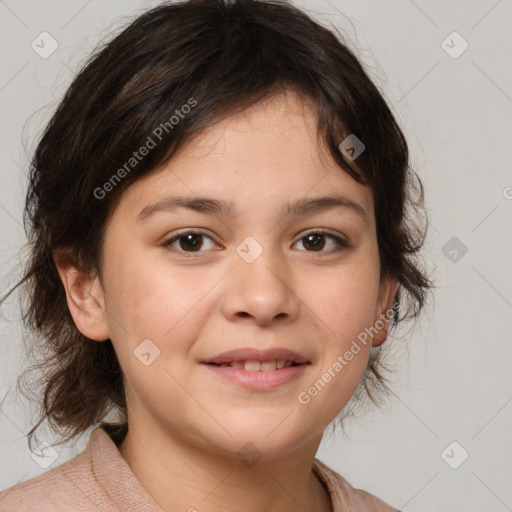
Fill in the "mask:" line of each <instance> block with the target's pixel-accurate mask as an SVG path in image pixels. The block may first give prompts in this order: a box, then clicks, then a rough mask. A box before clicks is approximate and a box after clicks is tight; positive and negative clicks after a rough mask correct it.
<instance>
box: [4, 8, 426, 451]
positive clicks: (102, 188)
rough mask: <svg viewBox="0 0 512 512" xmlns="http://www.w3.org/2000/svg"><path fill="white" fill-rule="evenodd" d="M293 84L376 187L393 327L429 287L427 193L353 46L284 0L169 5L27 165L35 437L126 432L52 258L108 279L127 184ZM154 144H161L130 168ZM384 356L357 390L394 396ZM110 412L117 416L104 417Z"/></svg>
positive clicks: (83, 89)
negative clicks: (418, 218) (113, 231)
mask: <svg viewBox="0 0 512 512" xmlns="http://www.w3.org/2000/svg"><path fill="white" fill-rule="evenodd" d="M287 90H291V91H295V92H298V93H299V94H300V95H301V97H303V98H307V99H309V100H311V101H312V104H313V105H315V108H316V111H317V114H318V134H319V137H320V138H321V141H322V143H323V144H324V145H325V147H326V148H328V150H329V152H330V154H331V155H332V156H333V158H334V159H335V161H336V162H337V163H338V164H339V165H340V167H341V168H343V169H344V170H345V171H346V172H348V173H349V174H350V175H351V176H352V177H353V179H355V180H357V181H358V182H359V183H361V184H365V185H367V186H369V187H371V188H372V190H373V193H374V201H375V216H376V225H377V241H378V247H379V256H380V262H381V276H383V277H384V276H393V277H396V278H397V279H398V281H399V285H400V286H399V288H398V291H397V293H396V296H395V301H394V307H393V309H394V315H393V318H392V320H391V328H395V327H396V325H398V323H399V322H401V321H403V320H405V319H412V318H415V317H417V316H418V314H419V312H420V310H421V309H422V307H423V305H424V302H425V298H426V292H427V291H428V289H429V287H430V286H431V282H430V281H429V279H428V278H427V277H426V275H425V274H424V273H423V271H422V270H420V268H419V264H418V254H417V253H418V251H419V249H420V248H421V247H422V245H423V243H424V237H425V232H426V229H425V230H421V229H420V228H419V227H418V226H417V225H416V224H415V220H414V219H413V218H412V216H411V215H410V214H409V212H410V209H411V208H412V209H413V210H414V211H416V212H422V211H423V208H422V205H423V187H422V184H421V181H420V180H419V178H418V177H417V175H416V173H415V172H414V171H413V170H412V169H411V167H410V165H409V154H408V147H407V143H406V140H405V138H404V135H403V133H402V131H401V130H400V128H399V126H398V124H397V122H396V121H395V118H394V116H393V114H392V112H391V110H390V108H389V107H388V105H387V104H386V101H385V100H384V98H383V96H382V95H381V93H380V92H379V91H378V89H377V88H376V86H375V85H374V83H373V82H372V80H371V79H370V78H369V76H368V75H367V73H366V72H365V70H364V69H363V67H362V64H361V63H360V62H359V61H358V59H357V58H356V57H355V55H354V53H353V52H352V51H351V50H350V49H349V48H348V47H347V45H346V44H344V42H343V41H342V40H341V39H340V38H338V37H336V36H335V35H334V33H333V32H332V31H331V30H329V29H327V28H324V27H323V26H321V25H320V24H318V23H317V22H315V21H313V20H312V19H311V18H310V17H309V16H308V15H307V14H305V13H304V12H302V11H301V10H299V9H297V8H296V7H294V6H292V5H291V4H289V3H287V2H286V1H284V0H270V1H264V0H236V1H231V2H228V1H224V0H189V1H183V2H175V3H165V4H162V5H161V6H159V7H157V8H154V9H152V10H150V11H147V12H146V13H144V14H143V15H141V16H139V17H138V18H136V19H135V20H134V21H132V22H131V24H129V26H127V27H126V28H125V29H124V30H123V31H122V32H121V33H119V34H118V35H117V36H115V37H114V38H113V39H112V40H111V41H110V42H109V43H108V44H106V45H104V46H103V47H101V48H99V49H98V50H97V51H96V52H95V53H94V54H93V55H92V56H91V57H90V58H89V60H88V62H87V63H86V65H84V67H83V68H82V70H81V71H80V72H79V73H78V74H77V75H76V76H75V78H74V80H73V82H72V84H71V85H70V87H69V88H68V90H67V92H66V94H65V96H64V98H63V99H62V101H61V103H60V104H59V106H58V108H57V110H56V112H55V114H54V115H53V117H52V119H51V120H50V122H49V123H48V125H47V127H46V129H45V131H44V133H43V135H42V137H41V139H40V141H39V144H38V146H37V149H36V151H35V154H34V156H33V159H32V161H31V166H30V176H29V186H28V190H27V196H26V204H25V210H24V225H25V231H26V232H27V238H28V242H27V246H26V247H27V248H28V253H29V257H28V260H27V264H26V268H25V269H24V273H23V278H22V279H21V280H20V281H19V282H18V283H17V284H16V286H15V287H14V288H13V289H11V291H9V293H8V295H10V293H11V292H12V291H13V290H14V289H15V288H17V287H18V286H20V285H22V284H23V285H24V293H25V294H24V297H25V298H27V300H28V304H27V306H26V309H25V310H24V316H23V321H24V325H25V326H26V327H28V328H29V329H30V330H31V331H32V333H33V338H34V339H33V341H32V347H33V348H37V347H38V348H39V350H38V351H34V353H35V354H37V356H36V361H37V364H36V365H35V369H37V370H38V371H41V370H44V371H43V372H41V377H40V378H39V380H38V381H37V386H43V389H44V394H43V396H42V400H41V403H40V406H41V413H40V416H39V422H38V423H37V425H36V426H35V427H34V428H33V429H32V430H31V433H30V434H32V433H33V432H34V430H35V428H36V427H37V426H39V425H40V424H41V422H42V421H43V420H45V419H47V420H48V421H49V423H50V426H51V427H52V428H53V429H54V430H55V431H57V432H59V433H60V435H61V436H63V435H64V434H67V435H66V436H65V440H69V439H71V438H72V437H74V436H77V435H79V434H82V433H84V432H85V431H86V430H87V429H89V428H91V427H93V426H97V425H99V424H100V425H102V426H103V427H104V428H105V429H106V430H107V431H108V432H109V434H110V435H111V436H112V437H113V439H114V440H115V441H116V442H120V440H122V438H123V436H124V435H125V433H126V431H127V424H126V401H125V394H124V387H123V381H122V372H121V368H120V366H119V363H118V360H117V357H116V354H115V352H114V349H113V346H112V343H111V341H110V340H106V341H104V342H101V343H98V342H96V341H92V340H89V339H88V338H87V337H85V336H84V335H82V334H81V333H80V332H79V330H78V329H77V328H76V326H75V324H74V321H73V318H72V316H71V314H70V312H69V309H68V306H67V302H66V295H65V290H64V287H63V284H62V281H61V280H60V277H59V274H58V273H57V269H56V266H55V262H54V260H53V251H54V250H55V249H57V248H63V249H66V251H67V254H68V255H69V258H70V261H72V262H73V263H74V264H75V265H76V266H77V267H78V268H80V269H82V270H86V271H97V272H98V274H99V276H100V281H101V268H102V266H101V256H102V243H103V236H104V232H105V226H106V223H107V222H108V220H109V216H110V215H111V214H112V212H113V211H114V209H115V207H116V205H117V203H118V201H119V199H120V197H121V195H122V193H123V191H124V190H126V189H127V187H129V186H130V185H131V184H132V183H134V182H135V181H136V180H138V179H139V178H141V177H142V176H144V175H147V174H148V173H150V172H153V171H155V170H156V169H158V168H159V167H161V166H162V165H163V164H164V163H166V162H167V161H168V160H169V159H170V158H171V157H172V155H173V154H174V153H175V151H176V150H177V149H178V148H179V147H181V146H182V145H183V144H185V143H186V142H187V140H189V139H190V137H191V136H192V135H194V134H197V133H199V132H201V130H203V129H205V128H207V127H209V126H211V125H212V123H214V122H216V121H219V120H221V119H223V118H226V117H229V116H230V115H232V114H234V113H237V112H240V111H243V110H244V109H246V108H248V107H249V106H251V105H254V104H256V103H258V102H259V101H261V100H264V99H267V98H269V97H271V96H273V95H275V94H276V93H278V92H283V91H287ZM185 105H189V107H190V108H187V109H185V108H184V106H185ZM192 106H193V108H192ZM177 110H178V111H179V112H177ZM173 116H178V117H179V122H174V121H172V120H171V118H172V117H173ZM157 127H160V128H161V129H160V131H158V130H157ZM163 127H165V129H164V128H163ZM155 131H156V133H158V134H159V137H158V140H155V139H157V137H156V135H155ZM348 135H355V136H356V137H357V138H358V139H360V140H361V141H363V143H364V145H365V150H364V151H363V152H362V153H361V154H360V156H358V158H357V166H356V165H355V162H354V161H351V159H350V158H347V155H346V154H344V153H343V152H342V151H340V149H339V145H340V143H341V142H342V141H343V140H344V139H345V138H346V137H347V136H348ZM148 138H151V139H153V140H154V142H155V143H156V144H155V145H154V147H152V148H151V150H150V151H149V152H148V153H147V155H146V156H144V158H141V159H140V160H137V161H136V163H135V162H134V161H131V164H130V166H129V167H127V166H126V163H127V162H130V158H132V157H133V152H134V151H136V150H138V149H139V148H141V147H142V146H144V145H146V144H148ZM132 164H133V165H132ZM123 166H124V167H123ZM123 168H124V172H123V171H121V169H123ZM116 176H117V178H116ZM118 178H119V179H118ZM107 183H110V185H105V184H107ZM412 193H417V195H418V197H417V199H416V200H413V198H412ZM8 295H5V296H4V297H2V299H1V300H2V301H3V300H5V298H6V297H7V296H8ZM379 353H380V348H378V349H376V348H374V349H372V355H371V357H370V361H369V364H368V367H367V370H366V374H365V377H364V379H363V380H362V383H361V385H360V387H361V386H362V388H364V390H365V391H367V392H368V394H369V396H370V398H373V399H375V396H376V395H375V392H376V391H379V390H385V389H386V386H385V379H384V378H383V375H382V374H381V363H380V354H379ZM33 369H34V368H33ZM362 388H361V389H362ZM374 395H375V396H374ZM112 411H114V412H116V411H117V412H119V413H120V415H121V418H124V420H122V419H121V421H120V422H119V421H118V422H115V421H114V422H109V421H105V417H106V416H107V415H108V414H109V413H110V412H112Z"/></svg>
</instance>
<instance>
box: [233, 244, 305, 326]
mask: <svg viewBox="0 0 512 512" xmlns="http://www.w3.org/2000/svg"><path fill="white" fill-rule="evenodd" d="M271 239H272V237H271V236H267V237H264V236H259V237H258V240H257V239H256V238H255V237H252V236H248V237H247V238H245V239H244V240H243V241H242V242H241V243H240V244H239V245H238V246H237V247H236V251H235V252H236V253H235V254H233V266H234V268H233V270H232V271H231V272H230V278H229V284H228V286H227V288H226V292H225V293H226V296H225V298H224V312H225V314H226V315H227V316H229V317H231V318H233V317H234V316H236V315H238V316H244V317H245V316H247V315H250V316H252V317H253V318H254V319H255V320H257V321H258V323H264V322H269V321H271V320H272V319H273V318H275V317H277V316H279V317H282V316H283V315H286V316H287V317H294V316H295V315H296V314H297V308H298V305H297V303H296V297H295V295H294V293H293V292H292V289H291V283H289V280H290V273H289V272H288V271H287V268H286V262H285V260H284V258H282V257H281V255H280V253H279V248H278V247H274V246H271V245H270V240H271Z"/></svg>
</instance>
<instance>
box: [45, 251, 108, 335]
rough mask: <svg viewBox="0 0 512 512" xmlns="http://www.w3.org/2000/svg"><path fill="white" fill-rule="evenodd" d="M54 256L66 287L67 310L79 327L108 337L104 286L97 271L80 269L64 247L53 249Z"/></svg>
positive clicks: (90, 333)
mask: <svg viewBox="0 0 512 512" xmlns="http://www.w3.org/2000/svg"><path fill="white" fill-rule="evenodd" d="M53 260H54V262H55V266H56V267H57V271H58V273H59V276H60V278H61V280H62V284H63V285H64V290H65V291H66V299H67V303H68V308H69V312H70V313H71V316H72V317H73V320H74V322H75V325H76V326H77V328H78V330H79V331H80V332H81V333H82V334H83V335H84V336H86V337H87V338H90V339H92V340H95V341H105V340H107V339H109V337H110V334H109V330H108V325H107V322H106V314H105V312H106V309H105V304H104V296H103V289H102V287H101V283H100V281H99V277H98V275H97V273H96V272H90V273H88V272H84V271H82V270H79V269H78V268H77V267H76V266H75V265H74V264H73V263H72V258H71V257H70V253H69V252H68V251H67V250H65V249H57V250H56V251H54V252H53Z"/></svg>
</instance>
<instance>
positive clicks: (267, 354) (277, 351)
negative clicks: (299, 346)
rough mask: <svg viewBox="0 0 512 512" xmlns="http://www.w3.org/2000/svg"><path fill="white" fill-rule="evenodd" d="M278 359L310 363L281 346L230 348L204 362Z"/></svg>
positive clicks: (218, 362) (217, 362)
mask: <svg viewBox="0 0 512 512" xmlns="http://www.w3.org/2000/svg"><path fill="white" fill-rule="evenodd" d="M277 359H285V360H287V361H293V362H294V363H297V364H303V363H309V361H308V359H307V358H305V357H303V356H301V355H299V354H297V353H296V352H293V351H292V350H288V349H286V348H279V347H276V348H269V349H266V350H262V349H258V348H250V347H248V348H239V349H234V350H229V351H227V352H223V353H222V354H219V355H218V356H215V357H211V358H210V359H206V360H205V361H203V363H212V364H222V363H232V362H235V361H249V360H250V361H273V360H277ZM283 370H284V368H283ZM281 371H282V370H281Z"/></svg>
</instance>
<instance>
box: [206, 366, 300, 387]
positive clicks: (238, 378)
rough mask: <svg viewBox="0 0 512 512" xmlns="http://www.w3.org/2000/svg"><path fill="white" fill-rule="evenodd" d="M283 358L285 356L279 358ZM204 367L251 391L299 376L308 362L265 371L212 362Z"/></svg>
mask: <svg viewBox="0 0 512 512" xmlns="http://www.w3.org/2000/svg"><path fill="white" fill-rule="evenodd" d="M280 359H285V358H280ZM255 360H257V358H255ZM204 366H205V367H206V368H209V369H210V370H211V371H213V372H215V373H216V374H217V375H219V376H220V377H221V378H224V379H227V380H229V381H231V382H234V383H235V384H238V385H240V386H242V387H244V388H247V389H250V390H252V391H266V390H271V389H274V388H277V387H279V386H281V385H283V384H286V383H287V382H290V381H292V380H293V379H297V378H298V377H300V376H301V375H302V374H303V373H304V371H305V370H306V368H307V367H308V366H309V363H304V364H298V365H297V366H289V367H287V368H281V369H280V370H274V371H271V372H265V371H261V370H256V371H252V372H251V371H246V370H244V369H243V368H231V366H216V365H214V364H205V365H204Z"/></svg>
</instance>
